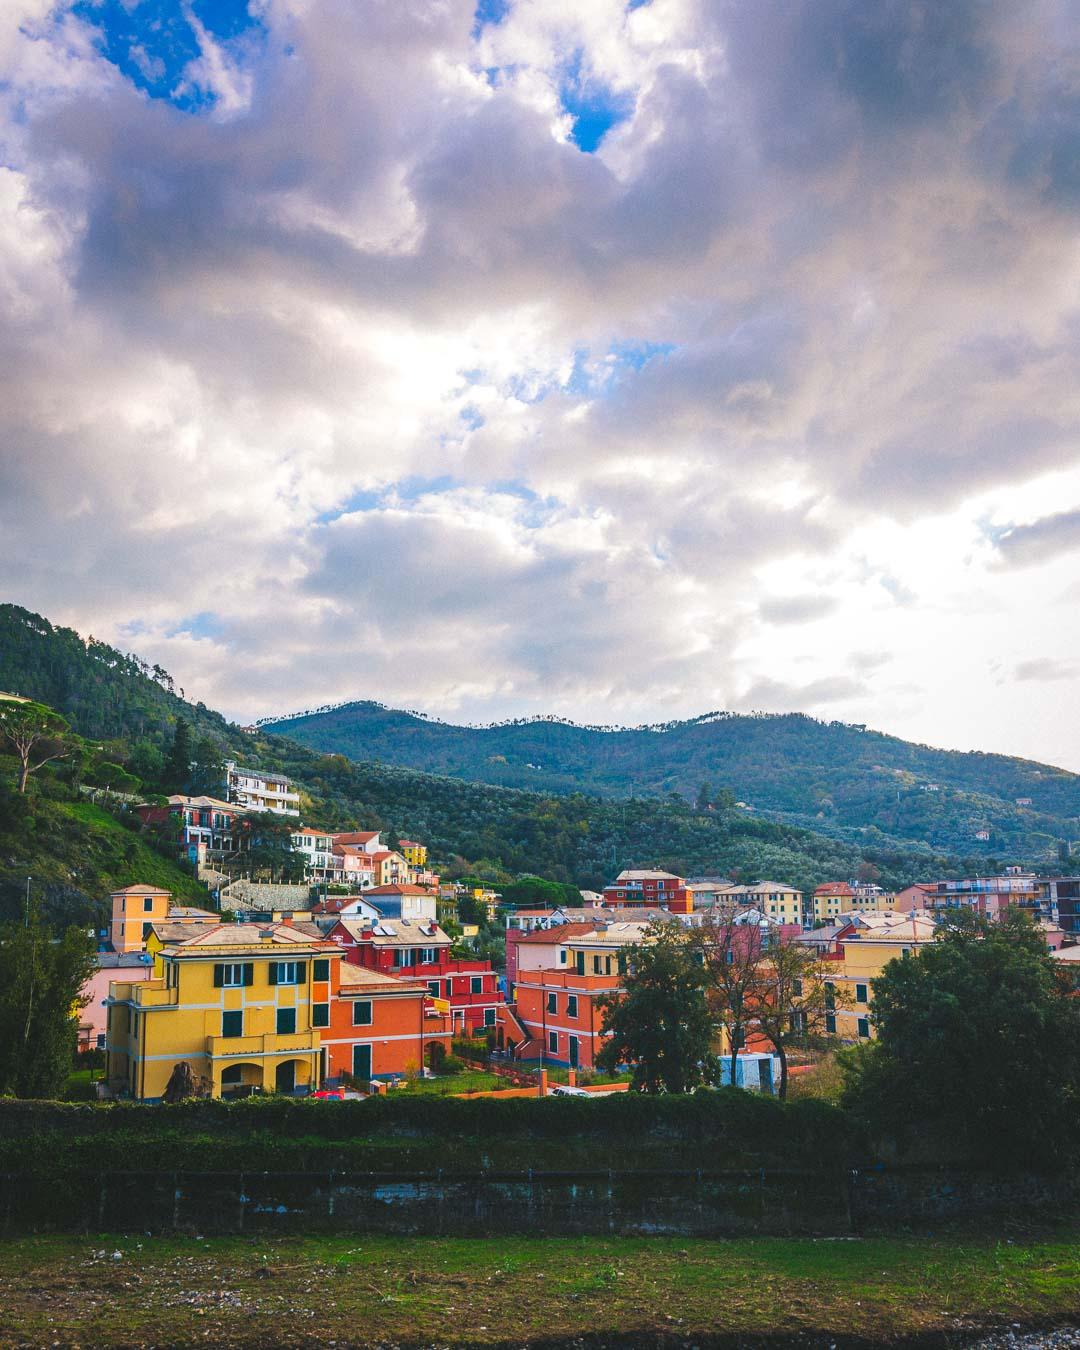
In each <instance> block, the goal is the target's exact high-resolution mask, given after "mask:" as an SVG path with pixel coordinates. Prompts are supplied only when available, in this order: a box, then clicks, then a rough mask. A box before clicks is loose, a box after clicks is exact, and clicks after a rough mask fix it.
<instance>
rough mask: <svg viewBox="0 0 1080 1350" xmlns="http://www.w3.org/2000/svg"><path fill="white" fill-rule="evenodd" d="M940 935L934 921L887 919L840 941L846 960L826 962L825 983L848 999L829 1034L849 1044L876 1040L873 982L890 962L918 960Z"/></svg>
mask: <svg viewBox="0 0 1080 1350" xmlns="http://www.w3.org/2000/svg"><path fill="white" fill-rule="evenodd" d="M937 932H938V930H937V925H936V924H935V923H934V922H933V920H932V919H924V918H918V917H914V916H903V917H901V916H900V915H896V916H892V915H889V916H885V915H883V916H882V922H881V923H879V924H874V925H873V926H871V927H867V928H862V929H859V930H857V932H855V933H854V934H852V935H851V936H849V937H846V938H841V939H839V941H838V944H837V945H838V947H839V949H840V951H841V952H842V953H843V956H842V958H841V959H840V960H839V961H832V960H826V963H825V964H826V976H825V982H826V984H827V985H833V986H834V987H835V988H837V989H841V990H843V991H844V996H842V997H841V998H840V999H838V1000H837V1004H838V1006H837V1007H836V1010H835V1011H834V1012H832V1013H830V1014H828V1015H827V1016H826V1027H825V1029H826V1031H827V1032H828V1033H829V1034H830V1035H833V1034H835V1035H837V1036H841V1037H842V1038H843V1039H844V1040H849V1041H857V1040H870V1039H873V1037H874V1034H875V1033H874V1015H873V989H872V987H871V985H872V981H873V980H875V979H876V978H877V977H878V976H879V975H880V974H881V972H882V971H883V970H884V969H885V967H886V966H887V965H888V964H889V962H890V961H898V960H899V961H904V960H907V959H909V958H910V957H913V956H917V955H918V952H919V949H920V948H921V947H924V946H925V945H926V944H927V943H929V942H934V941H936V939H937ZM845 1005H846V1006H845ZM830 1019H831V1021H830Z"/></svg>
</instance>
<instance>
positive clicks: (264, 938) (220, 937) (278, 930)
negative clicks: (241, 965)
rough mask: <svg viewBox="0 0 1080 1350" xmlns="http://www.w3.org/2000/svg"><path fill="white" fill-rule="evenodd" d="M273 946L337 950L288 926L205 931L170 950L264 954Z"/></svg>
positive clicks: (236, 925)
mask: <svg viewBox="0 0 1080 1350" xmlns="http://www.w3.org/2000/svg"><path fill="white" fill-rule="evenodd" d="M273 947H291V948H293V949H296V950H299V949H301V948H303V949H304V950H306V951H312V950H318V949H320V948H326V949H334V950H336V949H335V948H334V944H333V943H331V942H327V941H325V940H324V939H322V938H319V939H314V938H312V937H311V936H310V935H309V934H308V933H302V932H300V931H299V930H298V929H296V928H293V927H292V926H291V925H290V924H287V923H270V924H265V923H227V924H219V925H218V926H217V927H216V928H209V929H204V930H202V931H201V932H198V933H194V934H192V935H191V936H185V937H183V938H182V939H180V940H179V941H172V942H170V943H169V947H168V950H169V951H170V952H171V953H174V954H180V955H183V954H185V953H187V952H193V953H195V954H198V953H199V952H202V951H205V950H207V949H209V950H211V951H222V952H237V953H239V952H245V953H247V952H252V953H254V952H259V953H262V952H265V951H266V950H267V949H268V948H273Z"/></svg>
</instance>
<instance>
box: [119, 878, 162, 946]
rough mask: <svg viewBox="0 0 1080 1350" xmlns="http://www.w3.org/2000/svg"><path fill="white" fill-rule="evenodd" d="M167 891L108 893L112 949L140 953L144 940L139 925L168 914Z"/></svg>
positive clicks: (157, 919)
mask: <svg viewBox="0 0 1080 1350" xmlns="http://www.w3.org/2000/svg"><path fill="white" fill-rule="evenodd" d="M171 898H172V897H171V896H170V894H169V892H168V891H158V892H156V893H155V894H154V895H123V894H121V893H119V892H116V893H114V895H113V896H112V932H111V934H110V936H111V938H112V945H113V951H116V952H141V951H142V950H143V948H144V947H145V945H146V943H145V940H144V939H143V925H144V924H148V923H161V922H162V921H163V920H165V919H166V918H167V917H168V914H169V901H170V899H171Z"/></svg>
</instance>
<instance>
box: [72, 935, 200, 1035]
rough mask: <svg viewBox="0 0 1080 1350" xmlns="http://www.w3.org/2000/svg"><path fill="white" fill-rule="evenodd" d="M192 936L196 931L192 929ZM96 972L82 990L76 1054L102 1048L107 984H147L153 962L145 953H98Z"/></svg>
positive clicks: (152, 968)
mask: <svg viewBox="0 0 1080 1350" xmlns="http://www.w3.org/2000/svg"><path fill="white" fill-rule="evenodd" d="M191 931H192V932H193V933H194V932H197V931H199V930H197V929H192V930H191ZM97 963H98V968H97V970H95V971H94V973H93V975H91V976H90V978H89V979H88V980H87V981H86V983H85V984H84V985H83V987H82V990H81V992H82V996H83V998H85V999H88V1000H89V1002H88V1003H87V1005H86V1007H85V1008H83V1009H81V1010H80V1012H79V1050H80V1051H82V1050H94V1049H100V1050H103V1049H104V1048H105V1021H106V1011H105V1007H104V1002H105V999H107V998H108V996H109V981H110V980H127V981H131V982H132V983H134V981H136V980H148V979H149V978H150V976H151V975H153V973H154V966H153V962H152V960H151V958H150V957H148V956H147V955H146V953H145V952H98V954H97Z"/></svg>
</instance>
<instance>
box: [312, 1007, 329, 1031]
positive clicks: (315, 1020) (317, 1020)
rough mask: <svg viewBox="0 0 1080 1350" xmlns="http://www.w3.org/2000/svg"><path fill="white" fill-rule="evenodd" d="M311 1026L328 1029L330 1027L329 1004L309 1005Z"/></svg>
mask: <svg viewBox="0 0 1080 1350" xmlns="http://www.w3.org/2000/svg"><path fill="white" fill-rule="evenodd" d="M311 1025H312V1026H313V1027H328V1026H329V1025H330V1004H329V1003H313V1004H312V1005H311Z"/></svg>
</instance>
